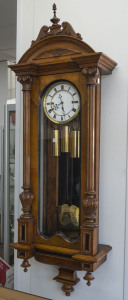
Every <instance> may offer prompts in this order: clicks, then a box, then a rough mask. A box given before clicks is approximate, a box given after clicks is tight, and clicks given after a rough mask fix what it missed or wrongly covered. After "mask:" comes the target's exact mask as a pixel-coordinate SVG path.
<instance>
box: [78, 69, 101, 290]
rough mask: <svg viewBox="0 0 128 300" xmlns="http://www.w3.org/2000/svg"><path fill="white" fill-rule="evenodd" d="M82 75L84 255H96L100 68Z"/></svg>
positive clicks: (82, 239)
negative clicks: (84, 98)
mask: <svg viewBox="0 0 128 300" xmlns="http://www.w3.org/2000/svg"><path fill="white" fill-rule="evenodd" d="M82 73H83V74H84V75H85V76H86V84H87V110H88V111H87V116H88V119H87V182H86V191H85V197H84V199H83V202H82V204H83V211H84V220H83V222H82V226H81V236H82V238H81V241H82V247H81V249H82V253H85V254H88V255H95V254H96V253H97V251H98V205H99V201H98V194H97V182H98V180H99V178H98V176H99V172H98V171H97V165H98V164H99V161H98V160H99V156H97V153H96V150H97V132H98V128H97V126H98V125H97V124H98V122H97V121H98V120H97V112H98V111H99V108H98V109H97V105H98V106H99V103H100V102H99V101H97V99H98V93H97V85H98V82H99V81H100V73H99V70H98V68H96V67H89V68H84V69H83V70H82ZM98 142H99V141H98ZM98 149H99V148H98ZM84 279H85V280H87V284H88V285H90V284H91V283H90V282H91V280H93V279H94V277H93V275H92V274H91V273H90V272H89V270H88V272H87V273H86V275H85V277H84Z"/></svg>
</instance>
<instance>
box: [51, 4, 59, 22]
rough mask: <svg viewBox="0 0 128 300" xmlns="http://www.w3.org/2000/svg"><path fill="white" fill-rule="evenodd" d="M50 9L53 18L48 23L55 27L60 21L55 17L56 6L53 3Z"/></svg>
mask: <svg viewBox="0 0 128 300" xmlns="http://www.w3.org/2000/svg"><path fill="white" fill-rule="evenodd" d="M52 9H53V14H54V15H53V18H52V19H51V20H50V21H51V22H52V23H53V25H57V24H58V23H59V21H60V19H59V18H57V16H56V10H57V6H56V4H55V3H54V4H53V7H52Z"/></svg>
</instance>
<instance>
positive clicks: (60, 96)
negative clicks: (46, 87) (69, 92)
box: [59, 94, 65, 115]
mask: <svg viewBox="0 0 128 300" xmlns="http://www.w3.org/2000/svg"><path fill="white" fill-rule="evenodd" d="M59 98H60V101H61V102H60V104H61V105H62V107H61V108H62V112H63V115H65V110H64V106H63V104H64V102H63V101H62V95H61V94H59Z"/></svg>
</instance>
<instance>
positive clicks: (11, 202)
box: [9, 111, 15, 265]
mask: <svg viewBox="0 0 128 300" xmlns="http://www.w3.org/2000/svg"><path fill="white" fill-rule="evenodd" d="M14 182H15V111H9V223H10V224H9V230H10V232H9V236H10V238H9V239H10V241H9V242H10V243H14ZM13 263H14V250H13V249H11V248H10V264H11V265H12V264H13Z"/></svg>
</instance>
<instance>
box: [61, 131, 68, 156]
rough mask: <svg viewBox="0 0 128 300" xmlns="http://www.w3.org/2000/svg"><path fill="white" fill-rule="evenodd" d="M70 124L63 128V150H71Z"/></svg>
mask: <svg viewBox="0 0 128 300" xmlns="http://www.w3.org/2000/svg"><path fill="white" fill-rule="evenodd" d="M69 134H70V128H69V126H63V127H62V128H61V152H69Z"/></svg>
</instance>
